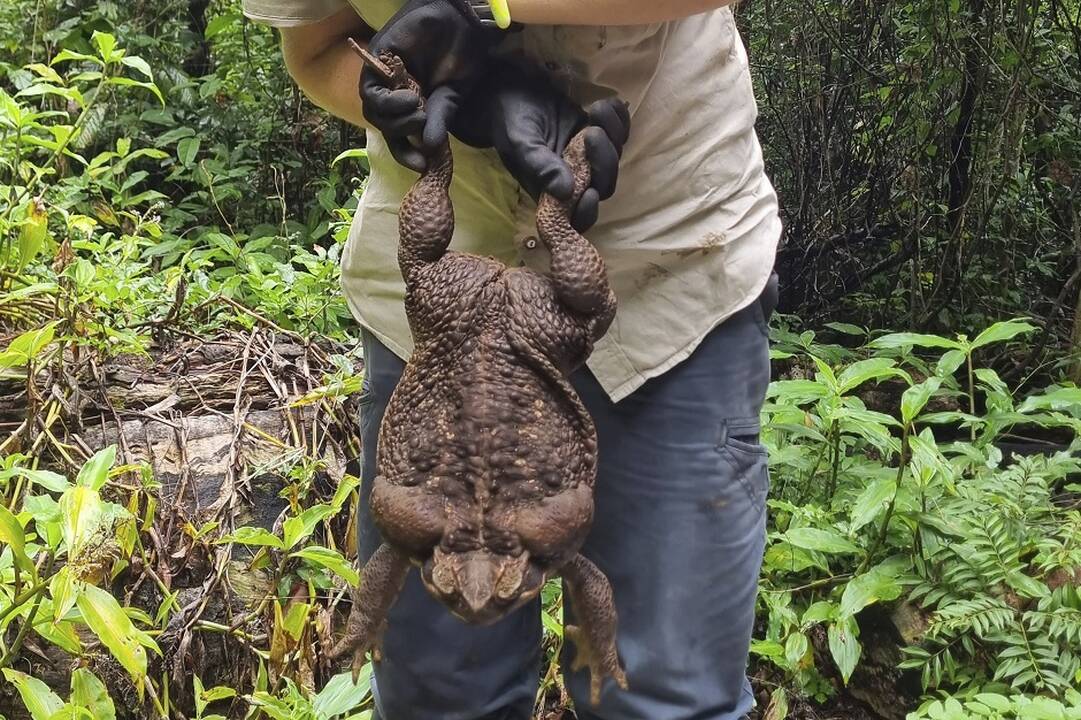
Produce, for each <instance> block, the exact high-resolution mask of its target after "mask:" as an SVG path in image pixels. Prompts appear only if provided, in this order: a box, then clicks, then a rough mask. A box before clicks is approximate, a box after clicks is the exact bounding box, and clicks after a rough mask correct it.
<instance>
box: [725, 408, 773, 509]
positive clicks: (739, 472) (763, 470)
mask: <svg viewBox="0 0 1081 720" xmlns="http://www.w3.org/2000/svg"><path fill="white" fill-rule="evenodd" d="M760 433H761V427H760V425H759V421H758V419H757V418H735V419H730V420H724V421H722V423H721V437H720V440H719V442H718V445H717V452H718V453H720V455H721V458H722V459H723V460H724V461H725V464H726V465H727V467H728V470H729V472H731V473H732V477H731V478H730V479H731V480H732V481H735V482H738V483H739V484H740V485H741V486H742V487H743V489H744V491H746V493H747V497H748V499H749V500H750V501H751V505H752V506H753V507H754V508H755V509H756V510H759V511H761V510H763V509H764V508H765V505H766V496H767V495H768V494H769V456H768V453H767V452H766V447H765V446H764V445H763V444H762V442H761V439H760Z"/></svg>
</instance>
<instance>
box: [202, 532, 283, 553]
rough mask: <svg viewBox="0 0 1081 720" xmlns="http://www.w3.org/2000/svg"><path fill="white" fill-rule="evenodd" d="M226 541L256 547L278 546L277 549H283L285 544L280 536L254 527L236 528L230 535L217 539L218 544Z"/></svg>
mask: <svg viewBox="0 0 1081 720" xmlns="http://www.w3.org/2000/svg"><path fill="white" fill-rule="evenodd" d="M226 543H237V544H238V545H254V546H256V547H272V548H278V549H279V550H284V549H285V545H284V544H283V543H282V540H281V538H280V537H278V536H277V535H275V534H274V533H272V532H270V531H269V530H265V529H263V528H256V527H242V528H237V529H236V532H234V533H232V534H231V535H226V536H225V537H223V538H221V539H220V540H218V544H219V545H224V544H226Z"/></svg>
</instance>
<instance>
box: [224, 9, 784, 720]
mask: <svg viewBox="0 0 1081 720" xmlns="http://www.w3.org/2000/svg"><path fill="white" fill-rule="evenodd" d="M351 1H352V5H348V4H346V1H345V0H244V11H245V13H246V15H247V16H248V17H249V18H252V19H254V20H256V21H259V22H264V23H268V24H271V25H274V26H277V27H278V28H280V29H281V37H282V48H283V56H284V59H285V63H286V65H287V68H288V70H289V72H290V73H291V75H292V76H293V78H294V79H295V80H296V82H297V83H298V85H299V86H300V87H301V89H302V90H303V91H304V92H305V93H306V94H307V95H308V96H309V97H310V98H311V99H312V100H313V101H314V102H315V103H317V104H318V105H320V106H322V107H323V108H325V109H326V110H328V111H329V112H331V113H332V114H334V115H336V116H338V117H341V118H344V119H346V120H348V121H350V122H352V123H355V124H356V125H359V126H363V127H368V128H372V129H374V130H377V131H378V132H370V133H369V134H368V157H369V162H370V165H371V176H370V178H369V180H368V184H367V186H366V188H365V192H364V195H363V198H362V201H361V203H360V205H359V207H358V209H357V213H356V216H355V219H354V224H353V227H352V230H351V233H350V237H349V240H348V243H347V247H346V249H345V252H344V253H343V267H342V276H343V277H342V284H343V288H344V293H345V295H346V298H347V300H348V303H349V305H350V308H351V310H352V312H353V314H354V315H355V317H356V319H357V320H358V322H359V324H360V326H361V328H362V331H363V334H362V342H363V350H364V357H365V362H366V377H365V389H364V393H363V397H362V400H361V404H362V411H361V413H362V417H361V424H362V433H363V442H364V450H363V471H362V475H363V478H362V479H363V482H364V484H363V487H364V488H365V489H366V490H367V489H370V487H371V482H372V481H373V479H374V476H375V467H374V465H375V457H376V455H375V444H376V439H377V433H378V427H379V423H380V420H381V417H382V413H383V410H384V408H385V407H386V404H387V401H388V400H389V397H390V394H391V392H392V391H393V389H394V386H395V383H396V382H397V380H398V378H399V376H400V374H401V372H402V369H403V367H404V365H403V362H404V359H405V358H407V357H408V356H409V353H410V350H411V336H410V332H409V327H408V325H407V323H406V318H405V312H404V308H403V297H404V288H403V282H402V279H401V276H400V274H399V271H398V268H397V265H396V256H395V253H396V240H397V217H396V213H397V210H398V206H399V203H400V201H401V199H402V197H403V196H404V195H405V193H406V192H407V190H408V189H409V187H410V185H411V184H412V183H413V181H414V180H415V179H416V177H417V176H416V171H418V170H422V169H423V167H424V163H425V155H424V149H425V148H426V147H432V146H434V145H436V144H437V143H438V142H440V141H441V139H442V138H443V137H445V134H446V133H447V132H450V133H451V134H452V147H453V150H454V154H455V168H456V171H455V177H454V182H453V185H452V189H451V196H452V200H453V203H454V208H455V213H456V218H457V227H456V231H455V237H454V242H453V244H452V247H453V248H454V249H457V250H460V251H465V252H473V253H477V254H481V255H490V256H493V257H496V258H498V259H500V260H502V261H504V262H506V263H508V264H519V263H524V264H526V265H529V266H533V267H538V268H543V266H544V257H543V252H544V251H543V248H542V247H538V245H539V244H538V243H536V242H535V241H534V239H533V233H534V229H533V227H532V221H533V210H534V207H535V206H534V201H535V199H536V196H537V194H538V193H539V192H541V191H547V192H551V193H553V194H556V195H557V196H559V195H560V194H563V195H566V193H567V192H568V190H567V187H566V185H567V177H568V175H567V173H568V170H567V169H566V166H565V165H564V164H563V163H562V160H561V159H560V155H559V154H560V152H561V150H562V148H563V146H564V145H565V143H566V142H567V139H568V138H569V136H570V135H571V134H572V133H573V132H574V131H576V130H577V129H579V128H581V127H589V130H588V133H589V136H590V152H589V160H590V163H591V166H592V168H593V172H594V176H595V180H594V183H593V186H592V187H591V189H590V190H589V191H588V192H587V193H586V194H585V195H584V196H583V198H582V199H581V201H580V202H579V203H578V205H577V207H576V208H575V210H574V222H575V225H576V226H577V227H578V229H579V230H583V231H584V230H587V229H588V231H589V232H588V233H587V237H588V238H589V240H590V241H591V242H593V243H594V244H595V245H596V247H597V248H598V249H599V251H600V252H601V254H602V256H603V257H604V259H605V262H606V265H607V268H608V273H609V277H610V281H611V284H612V286H613V288H614V290H615V292H616V295H617V297H618V301H619V311H618V313H617V316H616V319H615V321H614V323H613V324H612V327H611V329H610V330H609V331H608V333H607V335H606V336H605V337H604V338H602V340H601V341H599V342H598V343H597V346H596V349H595V351H594V353H593V355H592V357H591V358H590V360H589V361H588V367H587V368H583V369H581V370H580V371H578V372H577V373H576V374H575V375H574V377H573V378H572V380H573V384H574V386H575V388H576V389H577V391H578V392H579V394H580V395H581V397H582V399H583V401H584V403H585V405H586V407H587V408H588V409H589V411H590V413H591V414H592V415H593V417H594V420H595V421H596V425H597V431H598V440H599V461H598V464H599V468H598V478H597V485H596V515H595V520H594V525H593V528H592V531H591V534H590V536H589V538H588V540H587V541H586V545H585V547H584V548H583V552H584V554H585V555H586V556H587V557H589V558H590V559H591V560H592V561H593V562H595V563H596V564H597V565H598V566H599V567H600V568H601V569H602V570H603V571H604V573H605V574H606V575H607V576H608V578H609V579H610V581H611V583H612V586H613V590H614V594H615V600H616V606H617V610H618V614H619V637H618V647H619V652H620V656H621V658H622V661H623V664H624V667H625V669H626V673H627V678H628V682H629V690H627V691H623V690H621V689H619V688H618V687H616V686H615V685H614V683H611V682H608V683H606V685H605V687H604V692H603V694H602V697H601V701H600V703H599V704H598V705H596V706H591V705H590V703H589V678H588V674H587V673H585V672H571V671H570V667H571V662H570V661H571V660H572V658H571V657H564V659H563V660H564V662H563V664H562V666H563V668H564V672H565V681H566V687H567V688H568V690H569V693H570V695H571V697H572V698H573V699H574V700H575V709H576V713H577V715H578V717H579V718H580V719H581V720H600V719H605V720H692V718H693V719H694V720H737V719H738V718H743V717H745V716H746V714H747V713H748V712H749V711H750V709H751V708H752V707H753V696H752V693H751V688H750V684H749V682H748V680H747V676H746V664H747V660H748V654H749V646H750V640H751V633H752V626H753V623H754V610H755V597H756V590H757V577H758V572H759V570H760V565H761V560H762V553H763V548H764V542H765V500H766V495H767V491H768V482H769V481H768V470H767V463H766V453H765V450H764V448H763V446H762V445H761V444H760V441H759V437H758V434H759V419H758V418H759V412H760V409H761V406H762V404H763V401H764V397H765V392H766V388H767V385H768V382H769V352H768V339H767V321H768V317H769V315H770V313H771V312H772V309H773V306H774V305H775V303H776V292H777V290H776V277H775V275H773V273H772V267H773V262H774V258H775V253H776V248H777V244H778V240H779V237H780V232H781V224H780V219H779V214H778V203H777V197H776V194H775V192H774V190H773V187H772V186H771V184H770V182H769V180H768V178H767V176H766V173H765V170H764V167H763V159H762V152H761V148H760V146H759V143H758V139H757V137H756V135H755V131H754V123H755V119H756V115H757V110H756V105H755V100H754V95H753V90H752V84H751V78H750V72H749V67H748V59H747V54H746V51H745V48H744V46H743V44H742V41H741V40H740V37H739V34H738V32H737V29H736V25H735V21H734V18H733V14H732V11H731V9H730V8H729V7H727V6H726V2H725V0H590V1H589V2H586V1H585V0H492V2H491V4H489V2H488V1H487V0H408V1H407V2H404V3H403V2H401V0H351ZM507 11H509V15H510V20H511V21H512V22H513V25H512V26H511V27H510V28H506V27H505V26H506V25H507V23H506V20H507V18H506V14H507ZM494 21H498V22H494ZM348 37H353V38H356V39H358V40H360V41H361V42H362V43H365V42H366V43H367V44H368V47H369V49H370V50H371V51H372V52H373V53H376V54H378V52H380V51H384V50H388V51H391V52H394V53H395V54H397V55H399V56H400V57H402V58H403V59H404V60H405V62H406V64H407V66H408V68H409V70H410V72H411V73H412V74H413V75H414V76H415V77H416V78H417V80H418V82H419V84H420V86H421V87H422V89H423V92H424V94H425V95H426V98H425V102H424V103H423V105H422V104H421V102H420V98H419V97H418V96H417V95H416V94H415V93H410V92H409V91H393V90H391V89H389V88H387V87H385V86H384V85H382V84H381V83H380V81H379V78H378V77H375V76H374V75H373V74H372V73H371V72H370V71H367V70H364V69H363V68H362V61H361V59H360V58H359V57H358V56H357V55H356V54H355V53H354V52H352V51H351V49H350V48H349V47H348V44H347V42H346V38H348ZM358 81H359V88H360V92H359V94H360V96H361V97H360V99H359V100H358ZM614 98H621V99H622V100H624V101H626V105H624V104H623V103H622V102H618V101H616V100H614ZM581 108H587V110H585V111H583V110H582V109H581ZM628 122H629V124H630V126H631V130H630V134H629V139H628V133H627V125H628ZM463 141H464V142H463ZM617 169H618V183H617V182H616V180H617ZM602 201H603V202H602ZM365 501H366V498H365V493H364V492H362V518H361V521H360V525H361V527H360V547H361V556H362V559H364V558H367V557H369V556H370V555H371V553H372V552H374V550H375V549H376V548H377V547H378V545H379V537H378V531H377V530H376V529H375V527H374V525H373V524H372V521H371V517H370V514H369V513H368V509H367V507H366V504H365ZM564 612H565V613H566V616H567V620H568V621H570V620H571V619H572V618H573V607H570V606H567V607H565V608H564ZM568 652H570V649H569V648H568ZM541 654H542V649H541V617H540V608H539V605H538V604H537V603H533V604H531V605H528V606H526V607H524V608H522V609H521V610H519V611H516V612H515V613H513V614H512V615H510V616H508V617H507V618H505V619H504V620H502V621H500V622H499V623H497V624H495V625H493V626H490V627H473V626H468V625H466V624H464V623H461V622H460V621H458V620H456V619H455V618H454V617H453V616H452V615H450V613H449V612H447V611H446V610H445V609H444V608H443V607H442V606H441V605H439V604H438V603H437V602H436V601H435V600H434V599H432V598H431V597H429V596H428V594H427V593H426V592H425V591H424V589H423V587H422V585H421V583H420V581H419V579H418V578H417V576H416V573H411V574H410V578H409V580H408V581H407V583H406V587H405V588H404V590H403V592H402V594H401V595H400V596H399V598H398V600H397V602H396V604H395V605H394V607H393V608H392V610H391V613H390V618H389V623H388V628H387V631H386V634H385V637H384V642H383V659H382V661H381V662H380V663H378V664H377V665H376V669H375V675H374V685H373V688H374V696H375V703H376V710H375V717H377V718H382V719H383V720H416V719H421V720H431V719H433V718H439V719H441V720H482V719H483V720H503V719H505V720H518V719H523V720H524V719H526V718H530V717H531V716H532V711H533V706H534V702H535V700H536V695H537V687H538V681H539V671H540V665H541V660H542V657H541Z"/></svg>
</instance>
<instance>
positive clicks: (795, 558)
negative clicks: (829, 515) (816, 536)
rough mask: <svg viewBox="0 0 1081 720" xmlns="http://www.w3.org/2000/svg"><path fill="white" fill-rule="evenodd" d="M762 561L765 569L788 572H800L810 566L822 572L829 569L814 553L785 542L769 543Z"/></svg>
mask: <svg viewBox="0 0 1081 720" xmlns="http://www.w3.org/2000/svg"><path fill="white" fill-rule="evenodd" d="M764 563H765V567H766V569H767V570H778V571H780V572H790V573H795V572H802V571H803V570H806V569H807V568H811V567H817V568H819V569H821V570H822V571H823V572H825V571H827V570H828V569H829V568H828V567H827V566H826V564H825V563H823V562H821V561H820V560H819V558H818V556H816V555H815V554H814V553H812V552H810V551H808V550H804V549H803V548H800V547H796V546H795V545H793V544H792V543H787V542H775V543H773V544H772V545H770V546H769V548H768V549H767V550H766V555H765V558H764Z"/></svg>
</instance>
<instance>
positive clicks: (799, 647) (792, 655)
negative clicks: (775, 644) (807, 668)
mask: <svg viewBox="0 0 1081 720" xmlns="http://www.w3.org/2000/svg"><path fill="white" fill-rule="evenodd" d="M810 647H811V643H810V641H808V640H807V636H806V635H804V634H803V633H801V632H793V633H790V634H789V635H788V639H787V640H785V643H784V656H785V659H786V660H788V663H789V664H790V665H791V666H792V667H799V666H800V665H801V664H802V662H803V658H804V657H805V656H806V655H807V651H808V650H809V649H810Z"/></svg>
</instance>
